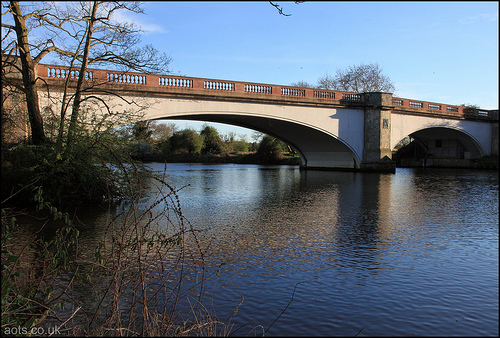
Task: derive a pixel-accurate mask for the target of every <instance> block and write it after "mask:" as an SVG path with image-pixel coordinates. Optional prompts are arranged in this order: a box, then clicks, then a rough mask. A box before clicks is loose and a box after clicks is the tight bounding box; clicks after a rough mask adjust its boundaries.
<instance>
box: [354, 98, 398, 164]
mask: <svg viewBox="0 0 500 338" xmlns="http://www.w3.org/2000/svg"><path fill="white" fill-rule="evenodd" d="M363 96H364V101H365V103H366V108H365V115H364V146H363V161H362V162H361V170H363V171H387V172H395V170H396V164H395V162H394V161H392V150H391V113H392V94H391V93H364V94H363Z"/></svg>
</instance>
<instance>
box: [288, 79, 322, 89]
mask: <svg viewBox="0 0 500 338" xmlns="http://www.w3.org/2000/svg"><path fill="white" fill-rule="evenodd" d="M290 86H293V87H302V88H315V87H316V86H315V85H313V84H310V83H308V82H306V81H298V82H294V83H290Z"/></svg>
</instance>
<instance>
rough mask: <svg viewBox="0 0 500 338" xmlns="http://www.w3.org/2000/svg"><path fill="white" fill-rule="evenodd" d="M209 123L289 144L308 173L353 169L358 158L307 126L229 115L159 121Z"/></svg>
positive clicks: (188, 116)
mask: <svg viewBox="0 0 500 338" xmlns="http://www.w3.org/2000/svg"><path fill="white" fill-rule="evenodd" d="M161 119H162V120H168V119H183V120H195V121H208V122H217V123H225V124H231V125H235V126H239V127H244V128H249V129H253V130H256V131H259V132H262V133H265V134H268V135H271V136H273V137H276V138H278V139H280V140H282V141H284V142H286V143H287V144H289V145H290V146H291V147H292V148H293V149H294V150H295V151H296V152H297V153H298V154H299V156H300V159H301V166H302V167H304V168H308V169H316V168H317V169H326V168H328V169H353V168H357V167H358V164H359V163H360V158H359V157H358V156H357V155H356V154H355V153H354V152H353V151H352V150H351V149H350V148H349V147H348V146H346V145H345V144H344V143H343V142H341V141H339V140H338V139H337V138H335V137H334V136H333V135H329V134H327V133H326V132H324V131H320V130H317V129H314V128H312V127H309V126H305V125H301V124H297V123H293V122H289V121H284V120H279V119H272V118H267V117H259V116H248V115H246V116H245V115H229V114H220V115H219V114H195V115H193V114H189V115H184V116H179V115H178V116H169V117H164V118H161Z"/></svg>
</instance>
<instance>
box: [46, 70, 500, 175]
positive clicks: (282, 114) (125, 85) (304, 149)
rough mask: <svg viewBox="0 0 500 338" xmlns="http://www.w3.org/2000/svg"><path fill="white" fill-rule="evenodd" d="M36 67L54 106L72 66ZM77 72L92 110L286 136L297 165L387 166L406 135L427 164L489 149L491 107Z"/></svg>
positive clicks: (494, 132)
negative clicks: (422, 151) (135, 113)
mask: <svg viewBox="0 0 500 338" xmlns="http://www.w3.org/2000/svg"><path fill="white" fill-rule="evenodd" d="M38 76H39V77H40V78H42V79H43V81H44V83H45V84H44V86H45V89H44V90H41V91H40V92H41V93H45V95H43V97H41V98H40V100H41V104H40V107H41V108H44V107H45V108H49V109H53V110H54V111H58V109H59V108H58V107H57V93H58V92H60V91H61V88H63V85H64V83H65V82H66V80H69V83H70V86H71V85H73V84H75V83H76V79H77V72H76V71H74V70H73V71H72V70H71V69H69V68H67V67H62V66H54V65H45V64H40V65H38ZM85 78H86V91H85V95H87V96H92V95H94V96H95V95H99V97H101V99H100V100H94V105H95V107H94V109H101V110H102V111H103V113H104V114H105V113H106V110H111V112H116V113H119V112H120V111H124V110H130V109H133V106H134V105H135V106H136V107H138V106H141V107H142V110H141V111H142V114H141V115H140V116H141V117H140V119H142V120H168V119H177V120H179V119H182V120H198V121H208V122H219V123H226V124H231V125H235V126H240V127H246V128H250V129H253V130H257V131H260V132H263V133H266V134H268V135H272V136H274V137H277V138H279V139H281V140H283V141H285V142H286V143H288V144H289V145H290V146H291V147H292V148H293V149H294V150H295V151H296V152H297V153H298V154H299V156H300V158H301V167H303V168H314V169H347V170H364V171H370V170H375V171H393V170H394V168H395V166H394V162H393V161H391V160H390V159H392V153H393V150H394V149H395V147H396V145H397V144H398V143H399V142H400V141H402V140H403V139H404V138H405V137H406V136H410V137H412V138H414V139H416V140H418V141H419V143H420V144H422V145H424V147H425V149H426V152H427V157H428V159H427V161H426V164H427V165H430V164H434V165H440V163H441V164H443V163H444V164H446V163H447V164H452V163H454V164H455V165H460V164H461V163H462V164H463V163H466V162H467V163H468V162H470V161H471V160H474V159H478V158H481V157H483V156H487V155H498V137H499V135H498V110H484V109H473V108H467V107H463V106H456V105H449V104H443V103H435V102H425V101H419V100H412V99H406V98H399V97H393V95H392V94H390V93H352V92H341V91H334V90H324V89H315V88H298V87H291V86H282V85H274V84H262V83H249V82H240V81H230V80H218V79H205V78H195V77H185V76H172V75H157V74H143V73H134V72H118V71H110V70H103V69H88V70H87V71H86V74H85ZM47 89H48V90H47ZM127 102H129V103H127ZM130 102H134V104H131V103H130ZM97 106H99V108H96V107H97ZM108 113H109V111H108Z"/></svg>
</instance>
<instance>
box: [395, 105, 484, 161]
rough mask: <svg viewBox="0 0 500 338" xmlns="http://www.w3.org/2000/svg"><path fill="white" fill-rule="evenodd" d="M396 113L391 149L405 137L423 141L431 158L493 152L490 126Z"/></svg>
mask: <svg viewBox="0 0 500 338" xmlns="http://www.w3.org/2000/svg"><path fill="white" fill-rule="evenodd" d="M404 117H405V118H404V122H403V120H402V119H401V117H400V116H398V115H397V114H393V129H392V135H391V149H395V147H396V145H397V144H398V143H399V142H400V141H401V140H403V139H404V137H406V136H410V137H412V138H414V139H416V140H418V141H419V142H420V144H422V145H423V146H424V147H425V148H426V152H427V153H428V154H429V155H433V156H436V157H442V158H456V159H473V158H479V157H482V156H485V155H487V154H488V153H489V152H490V151H491V149H490V148H488V147H490V146H491V143H490V142H488V141H489V140H490V139H491V127H490V126H489V125H487V124H481V123H478V122H475V121H456V120H451V119H432V120H431V119H425V118H422V117H417V116H407V115H405V116H404Z"/></svg>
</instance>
